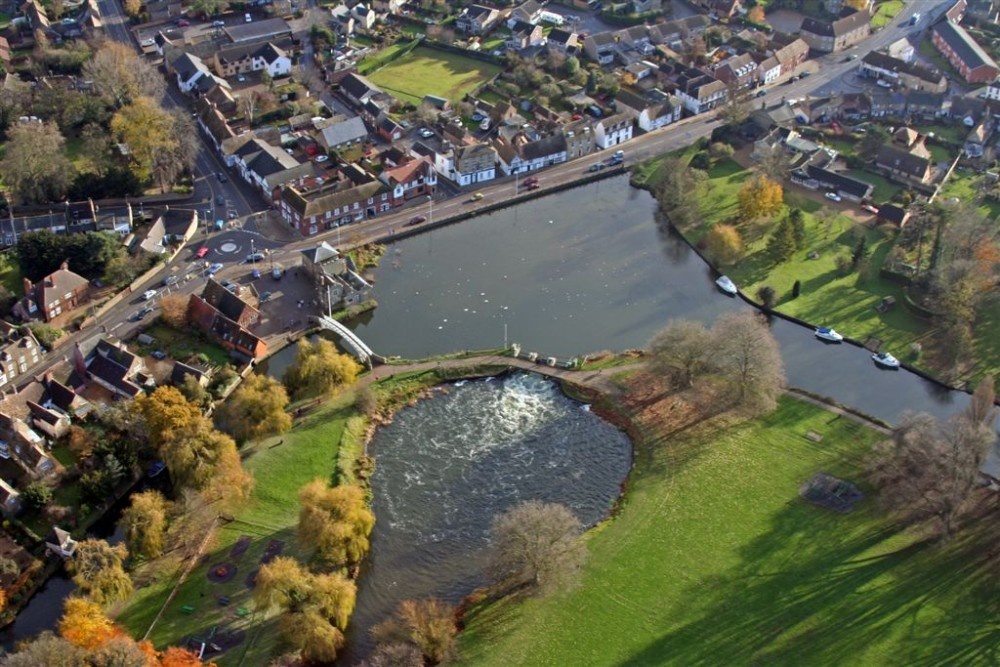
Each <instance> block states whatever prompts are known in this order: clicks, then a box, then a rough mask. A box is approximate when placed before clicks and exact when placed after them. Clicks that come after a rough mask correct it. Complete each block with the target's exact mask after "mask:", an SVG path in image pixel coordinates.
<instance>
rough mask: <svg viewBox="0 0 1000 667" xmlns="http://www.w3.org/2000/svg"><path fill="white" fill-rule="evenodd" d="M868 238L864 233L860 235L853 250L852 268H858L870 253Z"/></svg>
mask: <svg viewBox="0 0 1000 667" xmlns="http://www.w3.org/2000/svg"><path fill="white" fill-rule="evenodd" d="M867 241H868V240H867V239H866V238H865V235H864V234H861V235H860V236H858V242H857V243H855V244H854V250H853V251H851V268H855V269H856V268H858V265H859V264H860V263H861V261H862V260H863V259H864V258H865V255H866V254H867V253H868V248H867V247H866V246H867Z"/></svg>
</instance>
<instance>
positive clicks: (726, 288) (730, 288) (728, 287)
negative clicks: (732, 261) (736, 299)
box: [715, 276, 739, 296]
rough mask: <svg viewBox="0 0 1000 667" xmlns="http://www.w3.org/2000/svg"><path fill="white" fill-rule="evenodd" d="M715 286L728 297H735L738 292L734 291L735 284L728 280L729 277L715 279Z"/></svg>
mask: <svg viewBox="0 0 1000 667" xmlns="http://www.w3.org/2000/svg"><path fill="white" fill-rule="evenodd" d="M715 284H716V285H717V286H718V288H719V289H720V290H722V291H723V292H725V293H726V294H728V295H729V296H736V293H737V292H738V291H739V290H738V289H736V283H734V282H733V281H732V280H730V279H729V276H719V277H718V278H716V279H715Z"/></svg>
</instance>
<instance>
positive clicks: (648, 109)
mask: <svg viewBox="0 0 1000 667" xmlns="http://www.w3.org/2000/svg"><path fill="white" fill-rule="evenodd" d="M615 103H616V104H617V105H618V109H619V110H621V111H623V112H625V113H628V114H629V115H631V116H632V117H633V118H635V121H636V125H638V126H639V129H641V130H643V131H644V132H652V131H653V130H658V129H660V128H661V127H665V126H667V125H669V124H671V123H676V122H677V121H679V120H680V118H681V112H682V111H683V109H684V105H683V103H682V102H681V101H680V99H679V98H677V97H676V96H675V95H668V94H666V93H664V92H663V91H660V90H653V91H650V92H649V93H648V95H646V96H644V95H639V94H636V93H633V92H632V91H630V90H628V89H625V88H622V89H621V90H619V91H618V95H616V96H615Z"/></svg>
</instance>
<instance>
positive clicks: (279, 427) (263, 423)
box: [219, 374, 292, 443]
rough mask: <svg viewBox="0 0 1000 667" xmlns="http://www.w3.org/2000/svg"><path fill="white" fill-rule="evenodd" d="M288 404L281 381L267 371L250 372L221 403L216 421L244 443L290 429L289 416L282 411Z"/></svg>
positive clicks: (239, 441) (290, 419)
mask: <svg viewBox="0 0 1000 667" xmlns="http://www.w3.org/2000/svg"><path fill="white" fill-rule="evenodd" d="M287 407H288V393H287V392H286V391H285V387H284V386H282V384H281V383H280V382H278V381H277V380H275V379H274V378H272V377H270V376H268V375H262V374H252V375H250V376H249V377H247V379H246V380H244V381H243V383H242V384H241V385H240V387H239V389H237V390H236V391H235V392H234V393H233V395H232V396H230V397H229V400H227V401H226V403H225V404H224V405H223V406H222V409H221V410H220V411H219V424H220V426H221V428H222V429H223V430H224V431H226V432H227V433H229V435H231V436H233V438H234V439H235V440H236V442H237V443H244V442H247V441H248V440H256V439H257V438H261V437H263V436H265V435H272V434H276V433H284V432H285V431H287V430H288V429H290V428H291V427H292V418H291V416H290V415H289V414H288V413H287V412H285V408H287Z"/></svg>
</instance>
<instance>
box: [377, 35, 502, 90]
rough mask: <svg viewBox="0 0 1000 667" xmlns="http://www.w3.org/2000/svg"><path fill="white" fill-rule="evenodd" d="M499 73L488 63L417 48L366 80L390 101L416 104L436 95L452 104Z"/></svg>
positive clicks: (432, 49) (498, 68) (435, 50)
mask: <svg viewBox="0 0 1000 667" xmlns="http://www.w3.org/2000/svg"><path fill="white" fill-rule="evenodd" d="M499 71H500V67H499V66H497V65H493V64H491V63H487V62H483V61H480V60H474V59H472V58H466V57H464V56H460V55H458V54H454V53H448V52H446V51H439V50H437V49H434V48H430V47H426V46H418V47H417V48H415V49H414V50H413V51H411V52H410V53H409V54H407V55H405V56H403V57H402V58H399V59H398V60H395V61H393V62H391V63H389V64H388V65H386V66H385V67H383V68H382V69H380V70H377V71H375V72H373V73H371V74H369V75H368V78H369V79H370V80H371V81H372V82H373V83H375V84H377V85H378V86H379V87H380V88H382V89H383V90H385V91H386V92H387V93H390V94H391V95H393V96H394V97H397V98H399V99H401V100H405V101H407V102H412V103H413V104H420V101H421V100H422V99H423V97H424V95H437V96H438V97H443V98H445V99H447V100H450V101H451V102H452V104H457V103H458V102H461V101H462V98H464V97H465V96H466V95H467V94H468V93H471V92H472V91H474V90H475V89H476V88H478V87H479V86H480V85H481V84H482V83H484V82H486V81H489V80H490V79H492V78H493V77H494V76H496V75H497V73H498V72H499Z"/></svg>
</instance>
